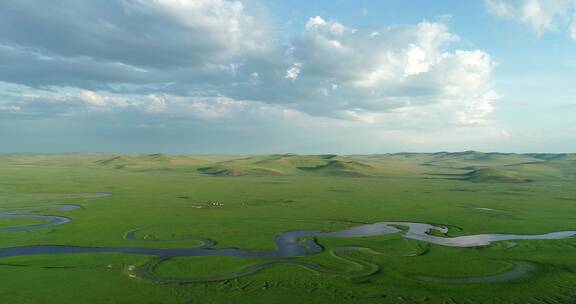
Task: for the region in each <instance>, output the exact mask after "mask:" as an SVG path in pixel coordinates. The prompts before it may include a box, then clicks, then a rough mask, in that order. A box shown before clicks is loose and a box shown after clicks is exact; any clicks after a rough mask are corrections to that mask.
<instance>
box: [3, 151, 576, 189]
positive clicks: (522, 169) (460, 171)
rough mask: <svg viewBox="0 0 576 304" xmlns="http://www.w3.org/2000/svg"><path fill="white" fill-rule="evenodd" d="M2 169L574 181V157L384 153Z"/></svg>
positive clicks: (15, 160)
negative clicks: (91, 168)
mask: <svg viewBox="0 0 576 304" xmlns="http://www.w3.org/2000/svg"><path fill="white" fill-rule="evenodd" d="M0 164H1V165H4V166H18V167H32V166H45V167H51V166H57V167H94V168H102V169H111V170H128V171H135V172H137V171H157V172H162V171H179V172H185V173H187V174H200V175H210V176H220V177H241V176H296V175H302V176H334V177H338V176H339V177H374V178H378V177H410V178H414V177H416V178H437V179H441V178H444V179H446V178H448V179H458V180H461V181H469V182H475V183H526V182H547V181H576V154H574V153H558V154H552V153H526V154H516V153H497V152H491V153H484V152H478V151H464V152H436V153H410V152H405V153H388V154H371V155H347V156H343V155H335V154H320V155H299V154H272V155H252V156H234V155H170V154H162V153H156V154H122V155H111V154H104V153H66V154H33V153H24V154H3V155H0Z"/></svg>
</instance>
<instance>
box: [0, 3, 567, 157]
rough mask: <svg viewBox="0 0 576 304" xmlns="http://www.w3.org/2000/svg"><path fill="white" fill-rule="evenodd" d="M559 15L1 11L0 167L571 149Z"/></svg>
mask: <svg viewBox="0 0 576 304" xmlns="http://www.w3.org/2000/svg"><path fill="white" fill-rule="evenodd" d="M575 80H576V0H485V1H482V0H478V1H456V0H453V1H452V0H446V1H425V0H413V1H396V0H388V1H344V0H340V1H327V0H326V1H263V0H247V1H228V0H195V1H185V0H155V1H154V0H122V1H112V0H110V1H81V2H78V1H72V0H65V1H64V0H63V1H60V2H59V4H58V5H54V4H53V3H48V2H46V3H44V2H42V3H38V2H37V1H28V0H19V1H16V0H8V1H2V2H1V3H0V152H69V151H104V152H131V153H133V152H143V153H146V152H168V153H278V152H297V153H342V154H347V153H384V152H398V151H444V150H450V151H455V150H470V149H473V150H482V151H502V152H573V151H574V150H576V135H575V134H576V100H575V99H574V97H575V96H576V86H574V85H573V84H574V82H575Z"/></svg>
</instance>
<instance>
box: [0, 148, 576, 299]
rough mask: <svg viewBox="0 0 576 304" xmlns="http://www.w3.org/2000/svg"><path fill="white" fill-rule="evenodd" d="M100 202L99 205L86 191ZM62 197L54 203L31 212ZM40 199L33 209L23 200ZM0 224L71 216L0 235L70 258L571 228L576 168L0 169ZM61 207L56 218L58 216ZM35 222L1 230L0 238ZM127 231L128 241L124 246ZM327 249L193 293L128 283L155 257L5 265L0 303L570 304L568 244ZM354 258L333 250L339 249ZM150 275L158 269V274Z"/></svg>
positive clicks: (185, 287) (499, 157)
mask: <svg viewBox="0 0 576 304" xmlns="http://www.w3.org/2000/svg"><path fill="white" fill-rule="evenodd" d="M101 192H109V193H111V194H112V195H111V196H109V197H100V198H96V197H90V196H88V195H85V194H87V193H101ZM55 196H60V197H61V199H59V200H51V201H42V199H43V198H46V197H55ZM34 199H38V201H33V200H34ZM0 203H1V205H0V212H1V211H2V209H5V208H16V207H18V208H20V207H23V206H40V205H41V206H46V205H50V204H75V205H80V206H81V208H79V209H77V210H72V211H67V212H61V213H59V212H57V211H54V212H48V213H43V214H49V215H61V216H66V217H69V218H70V219H71V222H69V223H66V224H64V225H60V226H55V227H51V228H44V229H34V230H29V231H14V232H0V247H3V248H4V247H15V246H26V245H42V244H46V245H51V244H57V245H73V246H94V247H147V248H191V247H198V246H201V245H202V243H201V242H199V241H198V240H197V239H194V238H209V239H212V240H214V241H215V242H216V244H215V245H214V248H242V249H243V250H253V251H257V250H270V249H274V248H275V245H274V237H275V236H276V235H278V234H279V233H281V232H284V231H292V230H325V231H334V230H341V229H344V228H349V227H353V226H356V225H359V224H362V223H373V222H379V221H410V222H424V223H433V224H440V225H445V226H447V227H448V228H449V231H448V233H447V235H448V236H459V235H470V234H482V233H516V234H542V233H547V232H553V231H562V230H576V155H574V154H504V153H480V152H473V151H467V152H459V153H448V152H440V153H430V154H424V153H398V154H382V155H351V156H339V155H295V154H279V155H267V156H261V155H259V156H213V155H192V156H189V155H164V154H152V155H108V154H96V153H94V154H59V155H41V154H7V155H1V156H0ZM55 210H57V209H55ZM32 223H36V221H34V220H29V219H2V218H0V227H8V226H15V225H28V224H32ZM135 229H137V232H136V233H135V234H134V239H126V238H125V236H126V233H127V232H129V231H133V230H135ZM317 242H318V243H319V244H320V245H321V246H322V247H323V248H324V251H323V252H321V253H319V254H316V255H310V256H304V257H296V258H290V259H274V260H273V262H275V263H277V265H273V266H270V267H265V268H262V269H261V270H260V271H258V272H255V273H254V274H250V275H246V276H242V277H239V278H234V279H228V280H217V281H214V282H201V283H198V282H196V283H194V282H191V283H170V282H162V281H158V280H153V279H150V278H147V277H146V276H139V275H138V272H137V271H136V270H137V269H140V268H141V267H142V266H145V265H150V263H151V261H154V260H153V258H152V257H148V256H143V255H131V254H111V253H101V254H93V253H91V254H68V255H37V256H17V257H7V258H0V276H1V277H2V278H3V279H2V284H0V303H14V304H20V303H251V304H252V303H452V304H453V303H576V239H574V238H568V239H563V240H530V241H514V242H499V243H495V244H492V245H490V246H485V247H477V248H454V247H443V246H439V245H431V244H428V243H424V242H421V241H416V240H410V239H405V238H403V237H402V236H401V235H400V234H392V235H385V236H375V237H363V238H329V237H325V238H319V239H318V240H317ZM342 247H362V248H363V249H362V250H351V251H346V252H339V251H338V250H337V248H342ZM266 262H270V260H264V259H244V258H234V257H206V256H205V257H179V258H173V259H169V260H166V261H159V262H158V263H157V264H155V265H154V267H152V268H153V275H155V276H158V277H171V278H194V277H211V276H217V275H224V274H229V273H233V272H237V271H242V270H246V269H252V268H254V267H257V266H258V265H259V264H261V263H266ZM516 262H529V263H531V265H534V269H533V270H531V271H530V273H529V275H527V276H525V277H522V278H519V279H515V280H510V281H505V282H492V283H491V282H486V283H473V284H472V283H470V284H468V283H464V284H448V283H433V282H428V281H424V280H421V279H419V277H421V276H430V277H440V278H469V277H478V276H489V275H494V274H498V273H502V272H505V271H508V270H510V269H511V268H513V265H514V263H516ZM154 263H156V262H154Z"/></svg>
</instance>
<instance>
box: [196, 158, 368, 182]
mask: <svg viewBox="0 0 576 304" xmlns="http://www.w3.org/2000/svg"><path fill="white" fill-rule="evenodd" d="M198 170H199V171H200V172H202V173H205V174H211V175H224V176H242V175H290V174H316V175H333V176H353V177H364V176H371V175H372V173H373V172H374V168H373V167H372V166H370V165H369V164H365V163H362V162H360V161H355V160H352V159H349V158H347V157H344V156H338V155H295V154H275V155H269V156H254V157H248V158H244V159H236V160H230V161H225V162H220V163H217V164H215V165H214V166H209V167H204V168H199V169H198Z"/></svg>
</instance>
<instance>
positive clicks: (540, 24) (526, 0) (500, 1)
mask: <svg viewBox="0 0 576 304" xmlns="http://www.w3.org/2000/svg"><path fill="white" fill-rule="evenodd" d="M484 2H485V5H486V8H487V10H488V12H490V13H492V14H493V15H496V16H498V17H503V18H508V19H515V20H519V21H520V22H522V23H524V24H526V25H528V26H529V27H531V28H532V30H534V31H535V32H536V33H537V34H538V35H539V36H541V35H543V34H544V33H546V32H549V31H557V30H567V31H568V32H569V35H570V37H571V38H572V39H576V34H575V33H574V32H575V30H574V28H575V27H576V0H485V1H484Z"/></svg>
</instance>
